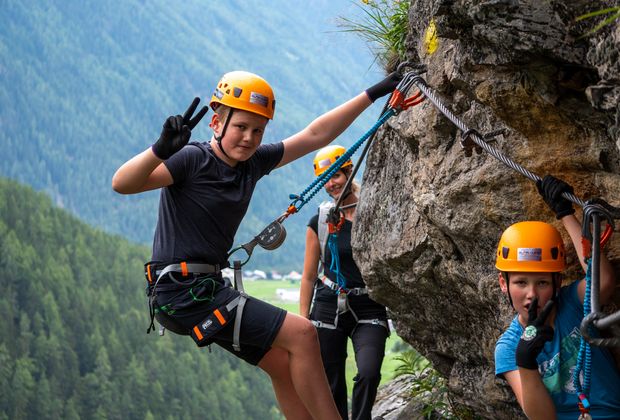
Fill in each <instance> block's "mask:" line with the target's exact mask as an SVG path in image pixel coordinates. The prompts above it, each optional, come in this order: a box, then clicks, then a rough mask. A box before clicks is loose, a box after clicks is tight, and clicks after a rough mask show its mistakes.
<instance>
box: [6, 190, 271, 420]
mask: <svg viewBox="0 0 620 420" xmlns="http://www.w3.org/2000/svg"><path fill="white" fill-rule="evenodd" d="M147 255H148V250H147V249H146V248H145V247H141V246H136V245H132V244H130V243H129V242H127V241H126V240H124V239H122V238H120V237H118V236H111V235H108V234H105V233H103V232H102V231H101V230H94V229H92V228H90V227H88V226H87V225H85V224H84V223H82V222H79V221H78V220H77V219H76V218H75V217H74V216H71V215H69V214H67V212H66V211H63V210H59V209H57V208H54V207H53V206H52V204H51V202H50V199H49V198H48V197H47V196H45V195H44V194H42V193H35V192H34V191H32V190H31V189H30V188H25V187H22V186H19V185H17V184H15V183H14V182H12V181H8V180H6V179H1V178H0V288H1V290H2V291H3V292H2V294H0V319H2V322H0V419H8V418H11V419H26V418H36V419H48V418H49V419H59V418H62V419H80V418H108V419H140V420H142V419H145V418H149V415H150V416H151V417H150V418H153V415H156V417H157V418H170V419H177V418H178V419H190V418H205V417H207V418H272V417H275V418H279V414H278V411H277V409H276V407H275V400H274V397H273V392H272V391H271V387H270V384H269V381H268V379H267V377H266V375H264V374H263V373H261V371H259V370H258V369H256V368H255V367H252V366H249V365H247V364H245V363H243V362H241V361H240V360H239V359H236V358H235V357H233V356H232V355H229V354H228V353H226V352H224V351H220V350H219V349H216V348H214V351H213V353H209V352H208V351H207V350H205V349H198V348H197V347H196V346H195V345H194V343H193V342H192V341H191V340H190V339H189V338H187V337H179V336H175V335H174V334H171V333H167V334H166V335H165V336H164V337H158V336H157V334H150V335H147V334H145V331H146V328H147V325H148V310H147V307H146V297H145V295H144V279H143V278H141V276H140V275H139V273H141V271H142V264H143V263H144V261H145V259H146V258H147Z"/></svg>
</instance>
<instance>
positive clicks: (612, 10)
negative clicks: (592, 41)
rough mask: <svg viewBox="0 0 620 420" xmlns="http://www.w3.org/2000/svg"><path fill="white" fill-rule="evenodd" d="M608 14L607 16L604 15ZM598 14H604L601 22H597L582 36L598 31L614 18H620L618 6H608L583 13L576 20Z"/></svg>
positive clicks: (613, 20) (609, 23)
mask: <svg viewBox="0 0 620 420" xmlns="http://www.w3.org/2000/svg"><path fill="white" fill-rule="evenodd" d="M606 15H608V16H606ZM599 16H606V17H605V19H603V20H602V21H601V22H599V23H598V24H597V25H596V26H595V27H594V28H592V29H590V30H589V31H588V32H587V33H585V34H584V35H583V36H584V37H585V36H588V35H592V34H593V33H595V32H598V31H599V30H600V29H602V28H604V27H605V26H607V25H611V24H612V23H614V22H615V21H616V20H618V19H620V6H616V7H609V8H607V9H602V10H596V11H594V12H590V13H586V14H585V15H581V16H579V17H577V19H576V21H580V20H586V19H592V18H595V17H599Z"/></svg>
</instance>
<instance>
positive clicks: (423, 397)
mask: <svg viewBox="0 0 620 420" xmlns="http://www.w3.org/2000/svg"><path fill="white" fill-rule="evenodd" d="M396 359H397V360H398V361H399V362H400V364H399V365H398V366H397V367H396V369H395V375H394V377H395V378H397V377H399V376H402V375H412V376H413V383H412V388H411V396H412V398H413V399H415V400H417V401H422V402H423V404H424V408H423V410H422V414H423V415H424V417H425V418H437V416H438V415H439V417H440V418H442V419H457V418H470V417H469V416H467V415H466V414H465V413H464V412H463V413H462V412H461V411H462V410H460V409H459V408H458V407H456V406H455V405H454V404H453V402H452V401H451V399H450V394H449V392H448V391H449V390H448V384H447V381H446V379H445V378H444V377H443V376H441V375H440V374H439V372H437V371H436V370H435V369H433V366H432V365H431V363H430V362H429V361H428V360H427V359H426V358H424V356H422V355H421V354H420V353H418V352H417V351H416V350H415V349H411V350H407V351H404V352H403V353H401V355H400V356H398V357H397V358H396Z"/></svg>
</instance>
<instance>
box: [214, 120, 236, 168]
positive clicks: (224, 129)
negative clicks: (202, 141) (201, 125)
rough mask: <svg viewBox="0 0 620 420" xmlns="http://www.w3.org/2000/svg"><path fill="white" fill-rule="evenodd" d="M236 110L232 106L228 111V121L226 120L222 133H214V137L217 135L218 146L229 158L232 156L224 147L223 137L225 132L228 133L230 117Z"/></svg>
mask: <svg viewBox="0 0 620 420" xmlns="http://www.w3.org/2000/svg"><path fill="white" fill-rule="evenodd" d="M234 110H235V108H230V111H229V112H228V115H227V116H226V121H224V128H222V134H220V135H219V136H218V135H216V134H214V135H213V137H215V141H217V146H218V147H219V149H220V151H221V152H222V153H223V154H224V156H226V157H227V158H228V159H232V158H231V157H230V156H228V153H226V151H225V150H224V147H222V139H223V138H224V134H226V129H227V128H228V123H229V122H230V118H231V117H232V114H233V112H234Z"/></svg>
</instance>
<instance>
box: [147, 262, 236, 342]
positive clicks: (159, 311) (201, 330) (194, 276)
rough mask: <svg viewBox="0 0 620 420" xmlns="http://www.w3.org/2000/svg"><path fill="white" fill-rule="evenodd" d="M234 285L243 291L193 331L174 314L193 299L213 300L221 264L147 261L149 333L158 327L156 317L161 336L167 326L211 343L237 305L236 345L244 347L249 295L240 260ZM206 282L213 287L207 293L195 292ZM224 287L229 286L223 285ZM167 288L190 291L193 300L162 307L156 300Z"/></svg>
mask: <svg viewBox="0 0 620 420" xmlns="http://www.w3.org/2000/svg"><path fill="white" fill-rule="evenodd" d="M234 266H235V279H234V281H235V284H234V287H235V289H237V290H238V291H239V292H240V295H239V296H237V297H236V298H235V299H233V300H232V301H230V302H228V303H227V304H225V305H222V306H220V307H218V308H216V309H215V310H213V311H212V312H211V313H209V315H207V316H206V317H205V318H204V319H203V320H202V321H200V322H199V323H198V324H196V325H195V326H194V327H192V328H191V329H190V330H188V329H187V328H185V327H183V326H182V325H181V324H179V323H178V322H177V321H175V319H174V318H173V317H172V315H173V314H174V313H175V312H176V311H177V310H179V309H183V308H184V307H187V306H188V304H191V303H193V302H204V301H212V300H213V298H214V294H215V289H216V288H217V287H218V285H217V284H216V283H217V282H216V281H215V276H219V275H220V273H221V271H220V267H219V265H211V264H202V263H187V262H181V263H178V264H169V265H167V266H165V267H163V268H162V269H157V267H156V266H155V265H154V264H152V263H146V264H145V266H144V268H145V273H144V274H145V277H146V280H147V296H148V297H149V314H150V325H149V327H148V329H147V331H146V333H147V334H149V333H150V332H151V331H153V330H154V329H155V324H154V320H155V319H156V320H157V322H158V323H159V325H160V327H159V335H160V336H163V335H164V331H165V330H166V329H168V330H170V331H172V332H173V333H175V334H179V335H190V336H191V337H192V338H193V339H194V341H195V342H196V345H198V346H199V347H203V346H206V345H209V344H211V342H212V338H213V336H214V335H215V334H216V333H217V332H219V331H220V330H221V329H222V328H223V327H224V326H225V325H226V324H227V323H228V321H229V320H230V319H231V317H232V311H233V309H235V308H237V312H236V316H235V323H234V327H233V348H234V349H235V350H236V351H240V350H241V346H240V331H241V317H242V316H243V308H244V306H245V303H246V301H247V299H248V295H247V294H246V293H245V291H244V289H243V281H242V279H241V276H240V275H239V276H238V275H237V273H240V272H241V267H240V262H239V261H235V264H234ZM175 274H177V275H178V274H180V275H181V277H182V279H181V280H179V279H177V278H175ZM205 284H206V288H207V289H209V290H210V292H208V293H207V295H208V296H206V297H200V296H198V294H197V293H195V292H194V289H199V288H201V287H203V286H204V285H205ZM222 287H228V285H226V284H223V285H222ZM166 291H178V292H179V294H185V293H187V294H189V296H190V297H191V300H188V301H185V302H180V303H179V304H174V303H173V304H166V305H163V306H160V305H159V304H158V302H157V293H158V292H166Z"/></svg>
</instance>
